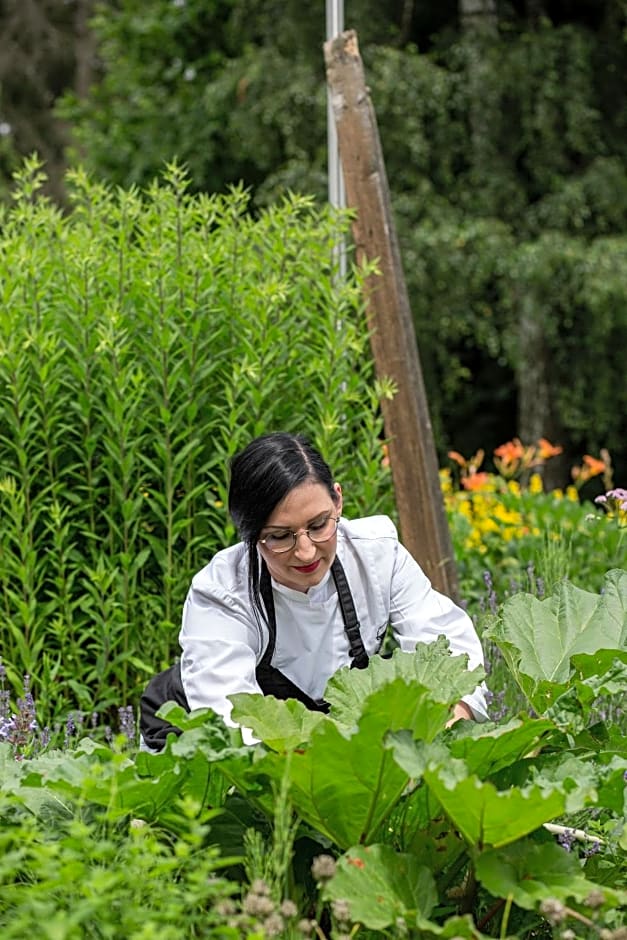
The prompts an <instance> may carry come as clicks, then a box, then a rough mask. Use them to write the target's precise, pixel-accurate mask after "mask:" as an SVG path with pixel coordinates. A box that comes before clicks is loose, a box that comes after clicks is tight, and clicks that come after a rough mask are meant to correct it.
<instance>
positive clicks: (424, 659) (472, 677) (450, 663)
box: [325, 636, 485, 724]
mask: <svg viewBox="0 0 627 940" xmlns="http://www.w3.org/2000/svg"><path fill="white" fill-rule="evenodd" d="M484 677H485V673H484V671H483V669H482V668H477V669H474V670H472V671H469V670H468V668H467V657H466V656H452V655H451V653H450V650H449V642H448V640H447V639H446V638H445V637H443V636H441V637H439V638H438V639H437V640H436V641H435V642H434V643H418V644H417V646H416V649H415V651H414V652H411V653H405V652H403V651H402V650H399V649H396V650H394V652H393V654H392V656H391V657H390V658H389V659H384V658H382V657H381V656H373V657H372V659H371V660H370V662H369V664H368V668H367V669H340V670H339V671H338V672H336V673H335V675H334V676H332V677H331V679H330V680H329V682H328V684H327V688H326V691H325V698H326V699H327V701H328V702H329V704H330V705H331V714H332V715H333V717H334V718H336V719H337V720H338V721H344V722H347V723H349V724H351V723H354V720H355V716H356V715H359V714H360V713H361V708H362V704H363V701H364V699H365V698H366V696H368V695H370V694H371V693H372V692H373V691H374V690H375V689H376V688H378V687H380V686H381V685H383V684H385V683H386V682H391V681H393V680H394V679H405V681H406V682H408V683H410V682H419V683H420V685H422V686H424V688H426V689H429V690H430V691H431V694H432V697H433V698H434V699H435V701H437V702H446V703H447V704H449V705H453V704H455V703H456V702H459V700H460V699H461V697H462V696H463V695H468V694H469V693H470V692H473V691H474V689H475V688H476V687H477V685H479V683H480V682H481V681H482V680H483V678H484Z"/></svg>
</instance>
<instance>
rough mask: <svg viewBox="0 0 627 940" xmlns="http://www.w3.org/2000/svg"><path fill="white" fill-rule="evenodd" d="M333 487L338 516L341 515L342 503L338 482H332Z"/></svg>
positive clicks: (340, 488)
mask: <svg viewBox="0 0 627 940" xmlns="http://www.w3.org/2000/svg"><path fill="white" fill-rule="evenodd" d="M333 489H334V490H335V494H336V507H337V513H338V516H341V515H342V503H343V500H342V487H341V486H340V484H339V483H334V484H333Z"/></svg>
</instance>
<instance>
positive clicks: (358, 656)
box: [139, 555, 368, 751]
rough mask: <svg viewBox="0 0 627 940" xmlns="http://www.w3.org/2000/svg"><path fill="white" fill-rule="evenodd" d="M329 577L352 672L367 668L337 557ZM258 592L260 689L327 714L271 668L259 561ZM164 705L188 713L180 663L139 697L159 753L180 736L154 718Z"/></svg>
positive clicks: (269, 611) (267, 582)
mask: <svg viewBox="0 0 627 940" xmlns="http://www.w3.org/2000/svg"><path fill="white" fill-rule="evenodd" d="M331 574H332V575H333V580H334V581H335V587H336V589H337V593H338V598H339V602H340V610H341V611H342V619H343V620H344V629H345V631H346V635H347V637H348V642H349V652H350V655H351V660H352V661H351V669H353V668H354V669H365V668H366V666H367V665H368V654H367V652H366V650H365V648H364V644H363V640H362V638H361V633H360V630H359V621H358V619H357V612H356V610H355V604H354V603H353V597H352V594H351V591H350V588H349V586H348V581H347V580H346V574H345V573H344V568H343V567H342V564H341V562H340V560H339V558H338V557H337V555H336V556H335V559H334V561H333V564H332V565H331ZM259 589H260V592H261V597H262V599H263V602H264V605H265V608H266V615H267V620H268V632H269V634H270V636H269V639H268V645H267V647H266V650H265V652H264V654H263V657H262V659H261V662H260V663H259V665H258V666H257V669H256V670H255V676H256V679H257V683H258V685H259V688H260V689H261V691H262V692H263V694H264V695H274V696H275V697H276V698H280V699H288V698H295V699H298V701H299V702H302V703H303V705H305V706H306V707H307V708H308V709H309V710H310V711H320V712H328V710H329V705H328V703H327V702H325V701H324V700H322V699H321V700H319V701H317V700H315V699H312V698H311V697H310V696H309V695H307V693H306V692H303V690H302V689H300V688H299V687H298V686H297V685H295V684H294V683H293V682H292V681H291V680H290V679H288V678H287V676H284V675H283V673H282V672H281V671H280V670H279V669H277V668H276V667H275V666H273V665H272V657H273V656H274V650H275V645H276V613H275V610H274V597H273V594H272V582H271V579H270V573H269V571H268V568H267V567H266V565H265V563H263V562H262V566H261V575H260V584H259ZM165 702H176V703H177V704H178V705H181V706H182V707H183V708H184V709H185V710H186V711H189V710H190V709H189V704H188V701H187V697H186V695H185V690H184V688H183V681H182V679H181V664H180V663H174V665H173V666H170V667H169V668H168V669H165V670H164V671H163V672H160V673H159V674H158V675H156V676H153V678H152V679H151V680H150V682H149V683H148V685H147V686H146V689H145V691H144V693H143V695H142V696H141V699H140V703H139V710H140V718H139V726H140V731H141V734H142V737H143V739H144V742H145V743H146V744H147V745H148V747H150V748H152V749H153V750H155V751H160V750H162V749H163V748H164V747H165V743H166V738H167V736H168V734H180V733H181V731H180V729H179V728H176V727H175V726H174V725H171V724H169V723H168V722H167V721H164V720H163V719H162V718H157V716H156V713H157V711H158V710H159V709H160V708H161V706H162V705H164V704H165Z"/></svg>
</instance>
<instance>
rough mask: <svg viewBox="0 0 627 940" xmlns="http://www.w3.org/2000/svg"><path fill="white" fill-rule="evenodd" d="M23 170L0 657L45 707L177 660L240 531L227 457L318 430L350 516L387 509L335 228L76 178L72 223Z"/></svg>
mask: <svg viewBox="0 0 627 940" xmlns="http://www.w3.org/2000/svg"><path fill="white" fill-rule="evenodd" d="M40 183H41V173H40V170H39V168H38V166H37V164H36V163H35V162H30V163H29V164H27V165H26V166H25V168H24V170H23V172H22V174H21V178H20V193H19V196H18V199H17V201H16V205H15V206H14V207H13V209H12V210H11V211H8V212H6V213H5V214H4V216H3V218H2V220H1V224H2V236H1V239H0V290H1V300H2V303H1V313H0V349H1V354H0V388H1V392H0V394H1V395H2V399H1V406H0V439H1V450H0V461H1V462H0V497H1V499H2V515H3V524H2V527H1V529H0V595H1V596H2V603H3V609H2V621H1V631H2V656H3V659H4V662H5V665H6V667H7V670H8V673H9V678H10V679H11V681H12V683H13V685H14V687H15V688H16V689H19V688H20V687H21V674H22V673H23V672H27V673H30V674H31V675H32V677H33V682H34V683H35V689H34V690H35V694H36V697H37V700H38V702H39V703H40V704H41V706H42V708H43V710H44V711H45V713H46V714H50V713H54V711H55V709H56V706H57V705H58V704H60V703H61V702H62V703H63V705H64V709H65V710H67V708H68V707H71V706H72V705H74V706H76V707H79V708H81V709H83V710H90V709H93V708H97V709H104V708H107V707H108V706H112V705H113V704H114V703H117V704H126V703H128V702H131V701H132V700H133V696H134V695H135V694H136V693H137V689H138V688H139V687H140V686H141V685H142V684H143V683H144V682H145V678H146V675H147V674H148V673H150V672H152V671H153V670H154V668H155V667H157V666H159V667H160V666H162V665H164V664H165V663H167V662H168V661H169V660H170V658H171V657H172V656H173V655H174V653H175V651H176V650H177V649H178V644H177V634H178V624H179V617H180V609H181V606H182V602H183V599H184V596H185V592H186V590H187V587H188V583H189V579H190V577H191V575H192V573H193V572H194V571H196V570H197V569H198V568H200V567H201V566H202V565H203V564H205V563H206V562H207V561H208V559H209V558H210V556H211V555H212V553H213V552H214V551H215V550H216V549H217V548H219V547H220V546H222V545H224V544H225V543H228V542H230V541H232V540H233V539H234V538H235V533H234V532H233V528H232V525H231V523H230V522H229V521H228V518H227V513H226V509H225V501H226V488H227V477H228V460H229V458H230V457H231V456H232V454H233V453H234V452H235V451H236V450H238V449H239V448H240V447H241V446H243V444H244V443H245V442H247V441H248V440H249V439H250V437H251V436H253V435H256V434H258V433H260V432H263V431H267V430H272V429H280V428H282V429H287V430H297V431H303V432H305V433H308V434H310V435H311V436H312V437H313V439H314V440H315V442H316V443H317V444H318V446H319V447H320V448H321V449H322V451H323V453H324V454H325V455H326V456H327V459H328V460H329V462H330V464H331V466H332V467H333V468H334V469H335V471H336V473H337V476H338V479H340V480H341V481H342V483H343V484H344V491H345V494H346V503H347V509H348V511H349V513H351V514H359V513H363V512H377V511H387V512H390V511H392V508H393V499H392V490H391V485H390V479H389V471H388V470H387V469H386V468H385V467H384V466H382V463H381V456H382V454H381V446H380V436H381V419H380V416H379V408H378V403H379V399H378V396H379V394H383V393H384V392H385V390H384V389H381V388H379V387H378V386H377V384H376V383H375V380H374V375H373V368H372V363H371V356H370V350H369V344H368V335H367V330H366V327H365V322H364V318H363V310H362V301H361V294H360V289H359V285H360V277H361V274H360V273H359V272H356V271H354V272H352V273H351V275H350V276H349V278H348V279H347V280H346V281H345V282H340V281H338V280H337V278H336V277H335V276H334V269H333V263H332V258H333V250H332V249H333V245H334V243H335V239H336V238H337V230H338V226H339V225H341V224H345V220H341V219H338V218H334V217H333V216H332V215H331V214H330V213H329V212H328V211H318V210H314V208H313V207H312V204H311V202H310V201H308V200H307V199H304V198H302V197H288V198H286V199H285V200H284V202H283V203H282V204H281V205H277V206H275V207H273V208H272V209H269V210H268V211H266V212H264V213H262V214H261V215H260V216H258V217H257V218H256V219H253V218H251V216H250V214H249V213H248V212H247V197H246V195H245V194H244V192H243V191H241V190H236V191H233V192H232V193H231V194H230V195H228V196H226V197H224V196H220V197H218V196H216V197H207V196H204V195H198V196H190V195H188V194H187V192H186V180H185V176H184V174H183V173H182V172H181V171H180V170H179V169H177V168H176V167H170V168H169V170H168V172H167V173H166V174H165V177H164V180H163V182H161V183H155V184H154V185H153V186H152V187H151V188H150V189H149V191H148V192H147V193H146V194H145V195H140V194H139V192H137V191H133V190H131V191H124V190H119V191H116V192H114V191H112V190H110V189H107V188H106V187H105V186H103V185H101V184H95V183H92V182H90V181H89V180H88V179H87V178H85V176H84V175H83V174H81V173H80V172H77V173H74V174H72V175H71V176H70V178H69V180H68V185H69V187H70V189H71V193H72V202H73V211H72V213H71V214H69V215H62V214H61V213H60V212H59V210H58V209H56V208H54V207H53V206H52V205H51V204H49V203H48V202H47V201H46V199H45V198H43V197H41V196H40V195H39V193H38V189H39V186H40Z"/></svg>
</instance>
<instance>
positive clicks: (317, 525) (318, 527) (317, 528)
mask: <svg viewBox="0 0 627 940" xmlns="http://www.w3.org/2000/svg"><path fill="white" fill-rule="evenodd" d="M328 521H329V520H328V519H321V521H320V522H314V524H313V525H310V526H309V531H310V532H322V530H323V529H324V527H325V526H326V524H327V522H328Z"/></svg>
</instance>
